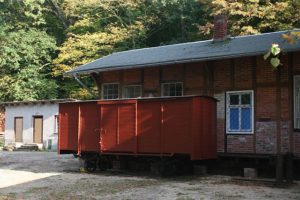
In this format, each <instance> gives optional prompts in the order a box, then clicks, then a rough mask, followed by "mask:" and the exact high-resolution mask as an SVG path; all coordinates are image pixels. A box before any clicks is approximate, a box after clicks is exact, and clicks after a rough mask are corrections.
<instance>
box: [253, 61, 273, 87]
mask: <svg viewBox="0 0 300 200" xmlns="http://www.w3.org/2000/svg"><path fill="white" fill-rule="evenodd" d="M276 71H277V70H276V69H275V68H274V67H272V66H271V64H270V61H269V60H264V59H263V56H258V57H257V67H256V80H257V83H273V82H275V81H276Z"/></svg>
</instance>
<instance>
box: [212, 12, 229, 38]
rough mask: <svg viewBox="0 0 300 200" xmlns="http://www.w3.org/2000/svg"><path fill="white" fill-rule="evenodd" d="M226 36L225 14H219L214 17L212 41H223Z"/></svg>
mask: <svg viewBox="0 0 300 200" xmlns="http://www.w3.org/2000/svg"><path fill="white" fill-rule="evenodd" d="M227 38H228V35H227V16H226V14H219V15H216V16H215V17H214V37H213V41H214V42H218V41H224V40H226V39H227Z"/></svg>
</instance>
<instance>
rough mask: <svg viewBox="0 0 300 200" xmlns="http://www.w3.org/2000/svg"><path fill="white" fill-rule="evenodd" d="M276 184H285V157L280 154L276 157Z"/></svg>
mask: <svg viewBox="0 0 300 200" xmlns="http://www.w3.org/2000/svg"><path fill="white" fill-rule="evenodd" d="M276 183H277V185H282V183H283V156H282V154H280V153H279V154H277V157H276Z"/></svg>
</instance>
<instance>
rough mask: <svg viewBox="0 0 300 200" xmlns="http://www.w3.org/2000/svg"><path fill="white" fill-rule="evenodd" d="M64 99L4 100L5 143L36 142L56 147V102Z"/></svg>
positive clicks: (45, 147) (17, 144) (18, 144)
mask: <svg viewBox="0 0 300 200" xmlns="http://www.w3.org/2000/svg"><path fill="white" fill-rule="evenodd" d="M62 101H65V100H43V101H23V102H6V103H3V104H2V105H4V106H5V134H4V138H5V145H14V146H16V147H17V148H18V147H20V146H21V145H23V144H37V145H38V147H39V149H49V150H56V149H57V141H58V103H59V102H62Z"/></svg>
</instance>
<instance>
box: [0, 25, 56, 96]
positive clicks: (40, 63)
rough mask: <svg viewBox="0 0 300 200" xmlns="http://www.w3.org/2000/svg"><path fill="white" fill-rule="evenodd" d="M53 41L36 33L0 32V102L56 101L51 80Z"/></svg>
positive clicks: (20, 31) (3, 30)
mask: <svg viewBox="0 0 300 200" xmlns="http://www.w3.org/2000/svg"><path fill="white" fill-rule="evenodd" d="M55 49H56V44H55V40H54V39H53V38H52V37H50V36H48V35H47V34H46V33H45V32H42V31H38V30H36V29H30V30H26V31H25V30H19V31H14V32H8V31H7V29H5V28H4V27H1V31H0V91H1V93H0V100H1V101H13V100H36V99H50V98H56V97H57V93H56V88H57V85H56V82H55V81H54V80H53V79H51V77H50V72H51V60H52V55H53V53H54V51H55Z"/></svg>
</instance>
